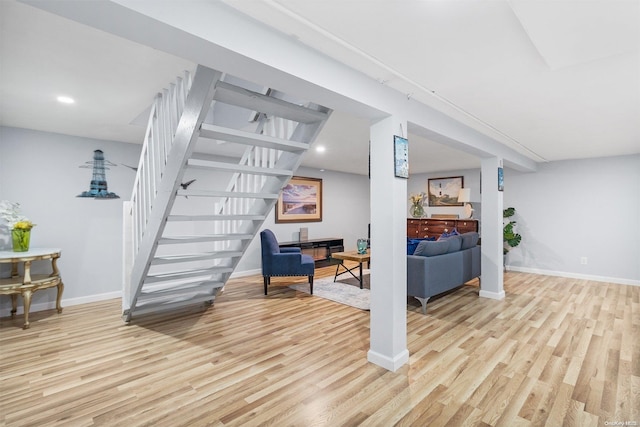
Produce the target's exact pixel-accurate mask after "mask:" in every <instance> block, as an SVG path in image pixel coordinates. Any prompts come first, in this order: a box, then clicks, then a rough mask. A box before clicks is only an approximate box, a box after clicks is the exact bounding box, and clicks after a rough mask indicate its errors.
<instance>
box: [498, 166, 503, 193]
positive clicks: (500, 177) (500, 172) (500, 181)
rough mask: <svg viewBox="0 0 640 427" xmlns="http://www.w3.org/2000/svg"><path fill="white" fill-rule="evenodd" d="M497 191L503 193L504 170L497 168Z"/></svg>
mask: <svg viewBox="0 0 640 427" xmlns="http://www.w3.org/2000/svg"><path fill="white" fill-rule="evenodd" d="M498 191H504V169H502V168H498Z"/></svg>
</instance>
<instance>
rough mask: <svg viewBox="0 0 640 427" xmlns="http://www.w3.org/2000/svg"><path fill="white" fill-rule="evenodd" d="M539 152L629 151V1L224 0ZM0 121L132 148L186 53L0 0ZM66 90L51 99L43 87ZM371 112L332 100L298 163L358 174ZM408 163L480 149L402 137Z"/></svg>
mask: <svg viewBox="0 0 640 427" xmlns="http://www.w3.org/2000/svg"><path fill="white" fill-rule="evenodd" d="M225 3H227V4H229V5H231V6H232V7H234V8H236V9H238V10H239V11H241V12H243V13H246V14H248V15H250V16H253V17H254V18H255V19H258V20H260V21H261V22H263V23H264V24H266V25H270V26H272V27H274V28H277V29H279V30H280V31H282V32H284V33H285V34H288V35H290V36H291V37H295V38H296V39H298V40H299V41H300V42H301V43H304V44H307V45H308V46H310V47H312V48H314V49H317V50H320V51H322V52H324V53H325V54H327V55H329V56H331V57H334V58H336V59H338V60H339V61H341V62H344V63H346V64H348V65H350V66H352V67H354V68H356V69H358V70H360V71H361V72H363V73H364V74H366V75H368V76H370V77H371V78H374V79H376V80H377V81H379V82H380V84H385V85H388V86H390V87H392V88H394V89H397V90H399V91H401V92H402V93H405V94H406V95H407V97H409V98H411V99H414V100H416V101H419V102H423V103H425V104H428V105H431V106H433V107H434V108H437V109H440V110H441V111H443V112H445V113H446V114H449V115H451V116H453V117H455V118H457V119H458V120H461V121H462V122H464V123H466V124H468V125H469V126H472V127H474V128H476V129H478V130H480V131H481V132H484V133H486V134H488V135H490V136H492V137H494V138H496V139H497V140H499V141H501V142H503V143H505V144H506V145H509V146H510V147H512V148H514V149H516V150H518V151H519V152H521V153H524V154H526V155H528V156H529V157H531V158H532V159H534V160H536V161H549V160H561V159H572V158H584V157H600V156H612V155H624V154H631V153H639V152H640V59H639V57H640V30H639V28H640V2H638V1H637V0H625V1H620V0H587V1H578V0H556V1H531V0H527V1H525V0H513V1H503V0H487V1H484V0H470V1H465V0H458V1H444V0H403V1H402V2H399V1H394V0H349V1H345V0H323V1H299V0H262V1H257V0H253V1H252V0H227V1H225ZM0 20H1V21H0V124H1V125H3V126H15V127H21V128H28V129H36V130H44V131H50V132H58V133H64V134H69V135H78V136H85V137H92V138H99V139H107V140H116V141H123V142H132V143H139V142H141V141H142V137H143V133H144V129H143V128H141V127H140V126H138V125H136V124H132V123H133V122H134V121H135V120H136V118H137V117H138V116H139V115H140V113H141V112H143V111H144V110H145V108H146V107H147V106H148V105H149V103H150V102H151V99H152V98H153V96H154V94H155V93H156V92H157V91H158V90H159V89H161V88H162V87H164V86H165V85H166V84H167V83H168V82H169V81H171V80H172V79H173V78H174V77H175V76H177V75H179V74H181V72H182V71H183V70H185V69H192V68H193V67H194V64H192V63H189V62H188V61H185V60H182V59H180V58H177V57H175V56H172V55H168V54H165V53H163V52H160V51H158V50H154V49H151V48H148V47H145V46H142V45H139V44H136V43H133V42H130V41H127V40H124V39H121V38H118V37H116V36H113V35H110V34H107V33H104V32H102V31H99V30H96V29H93V28H90V27H87V26H84V25H81V24H78V23H76V22H73V21H70V20H67V19H65V18H61V17H58V16H56V15H52V14H50V13H48V12H44V11H42V10H39V9H36V8H34V7H32V6H28V5H25V4H21V3H17V2H15V1H13V0H0ZM60 94H66V95H69V96H72V97H74V98H75V99H76V101H77V102H76V104H74V105H71V106H65V105H60V104H58V103H56V102H55V97H56V96H57V95H60ZM368 129H369V123H368V122H367V121H366V120H364V119H361V118H357V117H353V116H350V115H348V114H347V113H344V112H341V111H336V112H335V113H334V114H333V116H332V117H331V119H330V121H329V123H328V124H327V126H326V127H325V129H324V130H323V132H322V133H321V134H320V136H319V138H318V141H317V144H322V145H325V146H326V147H327V151H326V152H325V153H324V154H323V155H320V154H317V153H315V152H310V153H308V155H307V157H306V159H305V161H304V162H303V165H304V166H309V167H316V168H325V169H331V170H340V171H349V172H357V173H362V174H366V173H367V162H366V158H367V150H368V140H369V134H368ZM409 139H410V144H411V146H410V155H411V172H412V173H417V172H436V171H445V170H452V169H465V168H473V167H477V166H478V165H479V160H478V159H477V158H475V157H473V156H471V155H469V154H466V153H461V152H459V151H455V150H453V149H452V148H450V147H446V146H444V145H442V144H437V143H435V142H430V141H427V140H426V139H424V138H422V137H418V136H416V135H409Z"/></svg>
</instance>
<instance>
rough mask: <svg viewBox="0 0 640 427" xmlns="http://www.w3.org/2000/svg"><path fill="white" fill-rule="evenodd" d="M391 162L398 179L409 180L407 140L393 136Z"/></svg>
mask: <svg viewBox="0 0 640 427" xmlns="http://www.w3.org/2000/svg"><path fill="white" fill-rule="evenodd" d="M393 160H394V163H395V174H396V177H398V178H405V179H408V178H409V140H407V139H406V138H403V137H401V136H397V135H394V136H393Z"/></svg>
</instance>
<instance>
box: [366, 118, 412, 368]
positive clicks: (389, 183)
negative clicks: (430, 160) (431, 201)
mask: <svg viewBox="0 0 640 427" xmlns="http://www.w3.org/2000/svg"><path fill="white" fill-rule="evenodd" d="M402 129H404V133H405V134H404V135H402V133H403V132H402ZM406 129H407V123H406V121H405V120H401V119H400V118H399V117H393V116H392V117H388V118H386V119H383V120H381V121H379V122H377V123H376V124H374V125H373V126H371V130H370V131H371V182H370V186H371V190H370V191H371V251H372V257H371V331H370V341H371V342H370V349H369V352H368V354H367V359H368V360H369V361H370V362H372V363H375V364H376V365H379V366H382V367H383V368H386V369H388V370H390V371H396V370H397V369H398V368H399V367H401V366H402V365H404V364H405V363H407V361H408V360H409V351H408V350H407V259H406V258H407V257H406V253H407V248H406V246H407V241H406V237H407V180H406V179H403V178H396V177H395V174H394V144H393V136H394V135H399V136H405V137H406Z"/></svg>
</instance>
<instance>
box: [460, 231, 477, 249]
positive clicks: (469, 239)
mask: <svg viewBox="0 0 640 427" xmlns="http://www.w3.org/2000/svg"><path fill="white" fill-rule="evenodd" d="M460 237H462V246H461V247H460V249H461V250H463V249H469V248H472V247H474V246H476V245H477V244H478V240H479V239H480V235H479V234H478V233H476V232H475V231H470V232H468V233H463V234H461V235H460Z"/></svg>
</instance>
